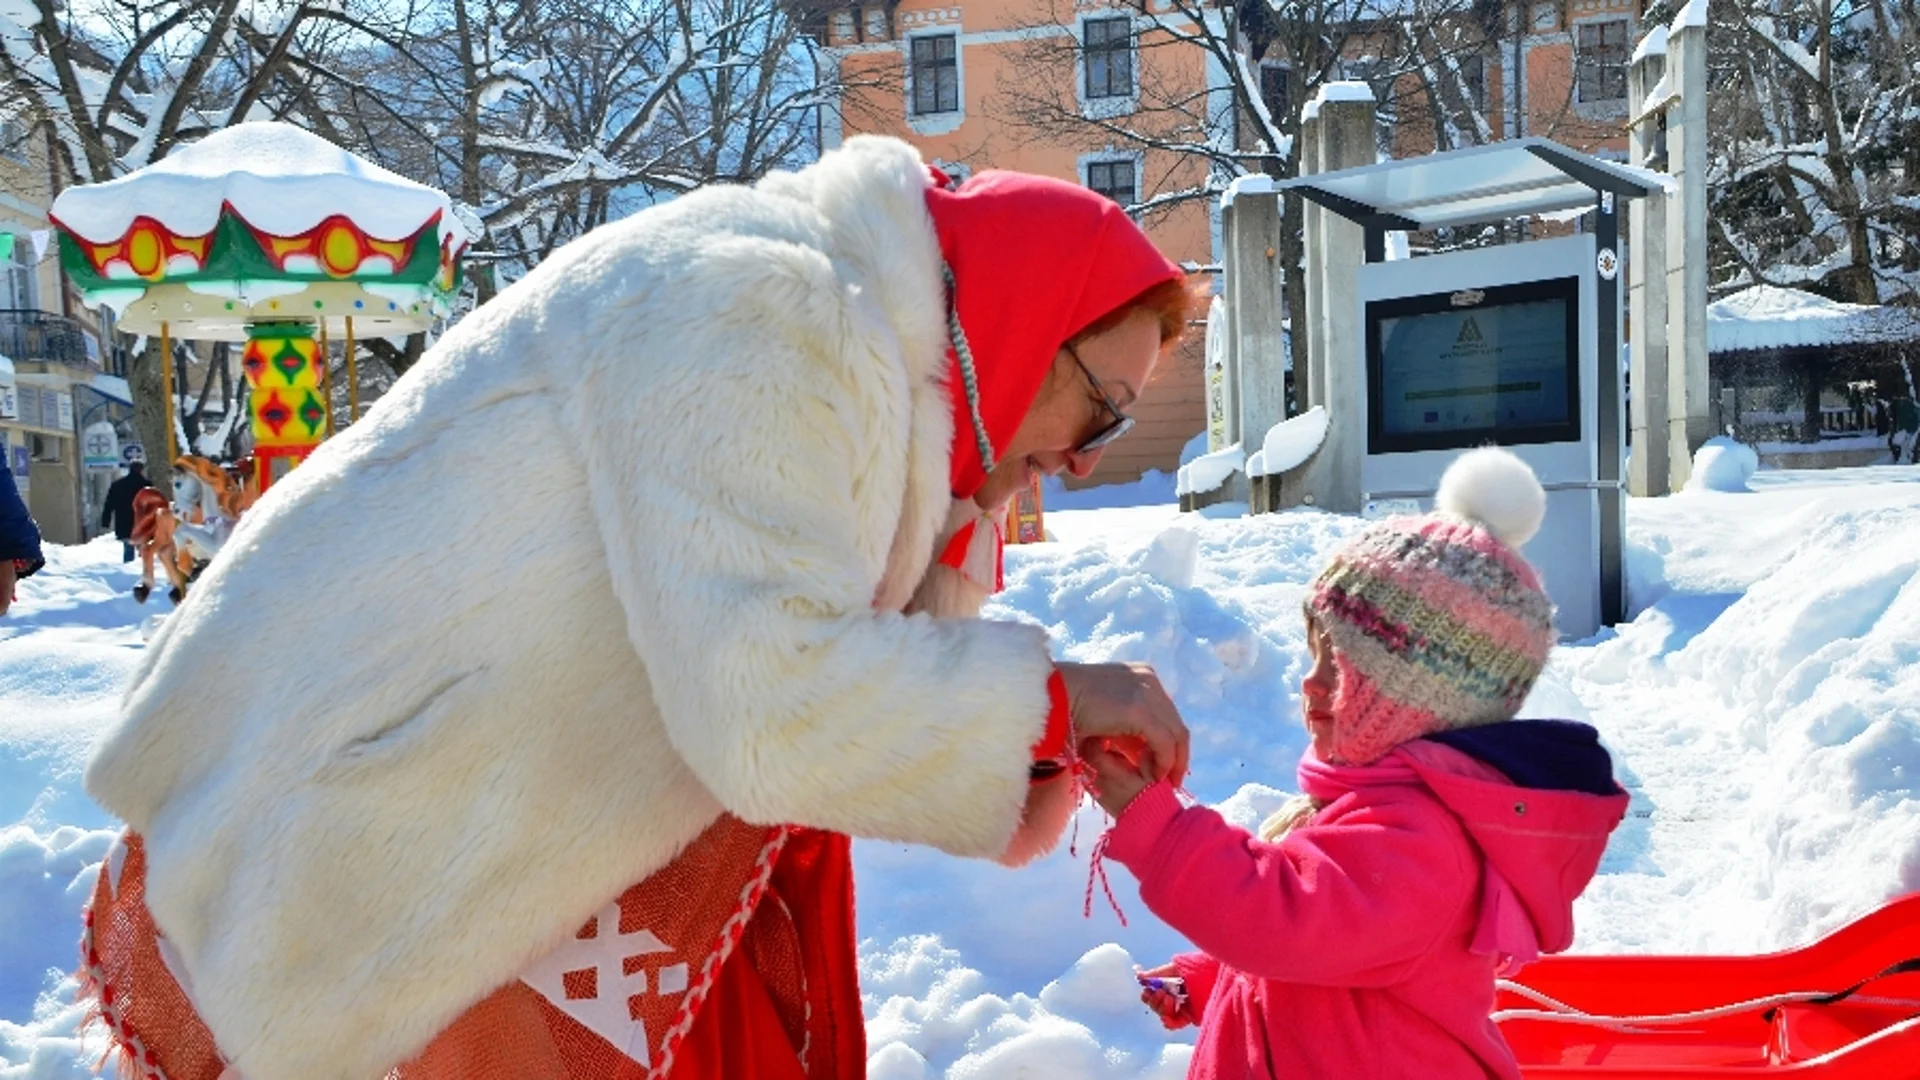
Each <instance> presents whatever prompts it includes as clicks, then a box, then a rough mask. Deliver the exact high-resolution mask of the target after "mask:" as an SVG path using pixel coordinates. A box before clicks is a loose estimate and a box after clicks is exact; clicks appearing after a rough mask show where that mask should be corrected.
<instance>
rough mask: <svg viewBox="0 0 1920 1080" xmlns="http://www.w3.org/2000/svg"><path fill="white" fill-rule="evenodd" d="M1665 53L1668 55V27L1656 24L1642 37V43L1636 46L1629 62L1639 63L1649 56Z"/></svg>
mask: <svg viewBox="0 0 1920 1080" xmlns="http://www.w3.org/2000/svg"><path fill="white" fill-rule="evenodd" d="M1665 55H1667V28H1666V27H1664V26H1656V27H1654V28H1653V29H1651V30H1649V31H1647V35H1646V36H1645V37H1643V38H1641V39H1640V44H1639V45H1638V46H1636V47H1635V48H1634V50H1633V59H1632V60H1631V61H1629V63H1635V64H1637V63H1639V62H1640V61H1641V60H1643V59H1645V58H1646V57H1649V56H1665Z"/></svg>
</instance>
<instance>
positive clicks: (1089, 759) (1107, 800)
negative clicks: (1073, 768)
mask: <svg viewBox="0 0 1920 1080" xmlns="http://www.w3.org/2000/svg"><path fill="white" fill-rule="evenodd" d="M1088 751H1092V752H1091V753H1088ZM1081 754H1082V755H1083V760H1085V761H1086V763H1087V764H1088V765H1090V766H1092V767H1093V797H1094V798H1095V799H1097V800H1099V802H1100V805H1101V806H1102V807H1103V808H1105V809H1106V811H1107V813H1109V814H1111V815H1113V816H1114V817H1115V818H1116V819H1117V818H1119V816H1120V814H1121V812H1122V811H1124V810H1125V809H1126V808H1127V804H1128V803H1130V802H1132V801H1133V799H1134V796H1136V795H1138V794H1140V793H1141V792H1142V791H1145V790H1146V789H1147V785H1148V784H1149V783H1150V781H1149V780H1148V779H1147V778H1146V777H1145V776H1143V775H1141V773H1140V768H1139V766H1138V765H1136V764H1134V762H1133V759H1131V758H1129V757H1128V756H1127V755H1126V754H1125V753H1124V752H1122V751H1121V750H1117V749H1113V748H1111V747H1108V746H1107V745H1105V741H1104V740H1099V739H1088V740H1086V742H1085V743H1083V744H1082V745H1081Z"/></svg>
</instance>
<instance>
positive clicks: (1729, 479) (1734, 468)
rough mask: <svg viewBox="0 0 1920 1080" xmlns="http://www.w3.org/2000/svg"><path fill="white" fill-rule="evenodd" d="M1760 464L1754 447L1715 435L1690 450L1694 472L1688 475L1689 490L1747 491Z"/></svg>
mask: <svg viewBox="0 0 1920 1080" xmlns="http://www.w3.org/2000/svg"><path fill="white" fill-rule="evenodd" d="M1759 467H1760V455H1758V454H1756V453H1754V452H1753V447H1751V446H1748V445H1747V444H1745V443H1741V442H1735V441H1734V440H1732V439H1729V438H1727V437H1726V436H1725V435H1716V436H1714V437H1713V438H1711V439H1708V440H1707V441H1706V444H1705V445H1704V446H1702V447H1700V449H1698V450H1696V451H1694V454H1693V474H1692V475H1690V476H1688V477H1687V490H1688V491H1746V490H1749V489H1748V487H1747V481H1748V480H1751V479H1753V473H1754V470H1756V469H1758V468H1759Z"/></svg>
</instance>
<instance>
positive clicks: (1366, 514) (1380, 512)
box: [1360, 499, 1421, 521]
mask: <svg viewBox="0 0 1920 1080" xmlns="http://www.w3.org/2000/svg"><path fill="white" fill-rule="evenodd" d="M1419 513H1421V509H1420V500H1419V499H1368V500H1367V504H1366V505H1365V506H1362V507H1361V508H1360V516H1361V517H1363V518H1365V519H1367V520H1368V521H1382V520H1385V519H1386V518H1396V517H1412V516H1414V515H1416V514H1419Z"/></svg>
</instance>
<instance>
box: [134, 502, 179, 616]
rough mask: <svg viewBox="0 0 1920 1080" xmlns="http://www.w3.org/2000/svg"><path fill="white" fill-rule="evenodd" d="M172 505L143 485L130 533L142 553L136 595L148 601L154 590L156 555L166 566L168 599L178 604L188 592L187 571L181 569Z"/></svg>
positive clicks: (136, 549)
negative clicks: (175, 543) (176, 546)
mask: <svg viewBox="0 0 1920 1080" xmlns="http://www.w3.org/2000/svg"><path fill="white" fill-rule="evenodd" d="M173 536H174V517H173V507H172V506H170V505H168V503H167V497H166V496H165V495H162V494H160V493H159V492H158V491H155V490H153V489H152V488H143V489H141V490H140V491H137V492H135V493H134V496H133V532H132V533H131V534H130V535H129V536H128V537H127V542H128V543H130V544H132V545H133V547H134V550H135V551H138V552H139V553H140V583H139V584H138V585H135V586H134V587H133V599H134V600H135V601H136V602H138V603H142V604H144V603H146V602H147V597H148V596H150V595H152V594H153V563H154V560H155V559H156V558H158V559H159V560H160V565H161V566H164V567H166V571H167V580H168V582H169V583H170V586H171V587H169V588H168V589H167V599H169V600H172V601H173V602H174V603H176V604H178V603H179V602H180V601H181V600H183V599H185V598H186V595H187V574H186V571H185V570H183V569H181V567H180V561H179V555H178V552H177V550H176V549H175V546H174V540H173Z"/></svg>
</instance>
